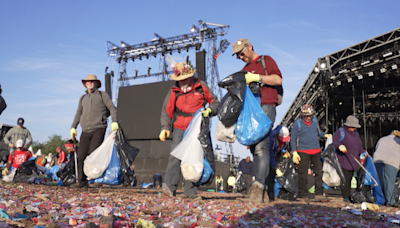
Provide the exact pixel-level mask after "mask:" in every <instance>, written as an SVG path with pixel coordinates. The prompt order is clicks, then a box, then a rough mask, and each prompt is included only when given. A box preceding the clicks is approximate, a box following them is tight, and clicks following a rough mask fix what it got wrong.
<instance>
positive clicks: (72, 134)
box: [71, 127, 76, 139]
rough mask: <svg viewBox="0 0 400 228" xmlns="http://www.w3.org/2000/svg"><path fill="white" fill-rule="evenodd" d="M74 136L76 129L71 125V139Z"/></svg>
mask: <svg viewBox="0 0 400 228" xmlns="http://www.w3.org/2000/svg"><path fill="white" fill-rule="evenodd" d="M74 136H76V129H75V128H74V127H73V128H71V139H73V138H74Z"/></svg>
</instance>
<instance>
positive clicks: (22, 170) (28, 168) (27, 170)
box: [13, 160, 41, 182]
mask: <svg viewBox="0 0 400 228" xmlns="http://www.w3.org/2000/svg"><path fill="white" fill-rule="evenodd" d="M40 174H41V172H40V171H39V169H38V168H37V167H36V162H35V160H30V161H26V162H24V163H22V164H21V165H19V166H18V168H17V170H16V171H15V175H14V179H13V182H25V180H26V179H27V177H28V176H31V175H37V176H38V175H40Z"/></svg>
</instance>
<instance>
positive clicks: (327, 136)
mask: <svg viewBox="0 0 400 228" xmlns="http://www.w3.org/2000/svg"><path fill="white" fill-rule="evenodd" d="M324 137H325V138H326V139H327V138H329V137H332V134H325V136H324Z"/></svg>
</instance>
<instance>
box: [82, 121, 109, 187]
mask: <svg viewBox="0 0 400 228" xmlns="http://www.w3.org/2000/svg"><path fill="white" fill-rule="evenodd" d="M105 133H106V129H105V128H100V129H96V130H94V131H91V132H82V135H81V138H80V140H81V141H80V143H79V149H78V175H79V176H78V177H79V182H80V183H86V182H87V180H86V175H85V173H84V172H83V161H84V160H85V158H86V157H87V156H89V155H90V154H91V153H92V152H93V151H94V150H95V149H96V148H97V147H99V146H100V145H101V143H103V141H104V134H105Z"/></svg>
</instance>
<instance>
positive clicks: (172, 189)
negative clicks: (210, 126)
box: [159, 58, 219, 200]
mask: <svg viewBox="0 0 400 228" xmlns="http://www.w3.org/2000/svg"><path fill="white" fill-rule="evenodd" d="M168 61H170V64H171V67H172V70H173V71H174V74H172V75H170V78H171V79H172V80H174V81H176V84H175V85H174V86H172V87H171V90H170V91H169V92H168V94H167V96H166V97H165V100H164V104H163V107H162V110H161V133H160V136H159V138H160V140H161V141H165V138H166V137H169V136H170V129H171V128H173V132H172V134H173V135H172V143H171V151H173V150H174V148H175V147H176V146H177V145H178V144H179V143H180V142H181V141H182V139H183V134H184V133H185V130H186V129H187V127H188V125H189V123H190V121H191V120H192V119H193V117H194V114H195V112H196V111H197V110H198V109H199V108H201V107H204V106H205V105H206V104H207V103H208V104H209V107H208V108H206V109H204V110H203V111H202V114H203V116H204V117H208V116H210V117H211V116H214V115H216V114H217V110H218V106H219V101H218V99H217V97H216V96H215V95H214V93H213V92H212V91H211V89H210V88H209V87H208V86H207V84H206V83H205V82H204V81H200V80H199V79H198V78H197V73H196V70H194V69H193V66H192V65H191V64H190V62H189V63H186V62H179V63H175V61H173V60H172V58H168ZM174 116H176V120H175V122H172V120H173V118H174ZM190 152H191V151H190V150H188V153H190ZM180 164H181V161H180V160H179V159H177V158H176V157H174V156H172V155H170V157H169V162H168V166H167V170H166V173H165V181H164V183H163V184H162V190H163V193H164V194H165V195H166V196H168V197H173V196H175V195H176V189H177V185H178V181H179V176H180V173H181V167H180ZM184 183H185V186H184V193H185V197H186V198H189V199H198V200H199V199H201V196H197V188H198V187H197V186H196V185H194V184H193V183H192V182H190V181H188V180H185V182H184Z"/></svg>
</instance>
